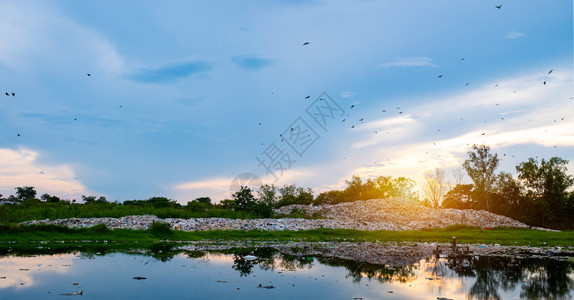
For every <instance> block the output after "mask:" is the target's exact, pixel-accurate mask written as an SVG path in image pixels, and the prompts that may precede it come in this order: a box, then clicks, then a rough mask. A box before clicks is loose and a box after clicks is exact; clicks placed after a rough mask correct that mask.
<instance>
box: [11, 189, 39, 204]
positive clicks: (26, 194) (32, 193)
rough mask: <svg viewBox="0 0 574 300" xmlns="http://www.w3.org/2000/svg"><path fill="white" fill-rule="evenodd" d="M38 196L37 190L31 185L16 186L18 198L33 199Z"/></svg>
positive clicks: (20, 199)
mask: <svg viewBox="0 0 574 300" xmlns="http://www.w3.org/2000/svg"><path fill="white" fill-rule="evenodd" d="M35 197H36V190H35V189H34V187H31V186H22V187H17V188H16V198H18V200H19V201H24V200H26V199H31V198H35Z"/></svg>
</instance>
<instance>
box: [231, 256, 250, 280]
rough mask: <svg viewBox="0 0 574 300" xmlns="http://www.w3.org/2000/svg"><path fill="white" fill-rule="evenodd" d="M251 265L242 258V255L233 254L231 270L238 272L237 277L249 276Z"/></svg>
mask: <svg viewBox="0 0 574 300" xmlns="http://www.w3.org/2000/svg"><path fill="white" fill-rule="evenodd" d="M252 268H253V263H252V262H251V261H249V260H246V259H245V258H243V255H240V254H233V269H234V270H237V271H239V276H240V277H243V276H247V275H249V274H251V269H252Z"/></svg>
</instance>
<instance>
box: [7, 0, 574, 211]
mask: <svg viewBox="0 0 574 300" xmlns="http://www.w3.org/2000/svg"><path fill="white" fill-rule="evenodd" d="M500 4H502V7H501V9H497V8H496V7H495V6H496V5H500ZM0 11H2V12H3V18H2V19H0V40H1V41H2V43H0V92H1V94H0V96H1V97H0V194H3V195H9V194H13V193H14V188H15V187H17V186H24V185H29V186H35V187H36V189H37V190H38V192H39V193H50V194H55V195H59V196H62V197H64V198H68V199H74V198H75V199H80V198H81V195H98V196H106V197H108V199H109V200H112V201H113V200H118V201H123V200H129V199H147V198H149V197H152V196H166V197H169V198H172V199H176V200H178V201H180V202H181V203H186V202H187V201H189V200H192V199H195V198H197V197H201V196H210V197H212V198H213V199H214V200H221V199H224V198H225V197H229V191H230V189H231V188H230V186H231V185H233V184H234V183H237V182H239V183H245V182H251V183H252V182H261V183H269V184H271V183H274V184H275V185H279V186H280V185H283V184H297V185H299V186H304V187H311V188H313V190H314V191H315V192H321V191H325V190H329V189H334V188H340V187H343V186H344V180H345V179H349V178H350V177H351V176H352V175H353V174H357V175H361V176H363V178H366V177H369V176H380V175H384V176H393V177H396V176H406V177H409V178H412V179H414V180H416V181H417V182H419V183H420V184H422V180H423V177H422V175H421V174H422V173H423V172H424V171H425V170H428V169H432V168H435V167H440V168H443V169H445V170H446V171H447V174H451V172H452V171H453V170H455V169H457V168H459V167H460V166H461V164H462V162H463V161H464V159H465V158H466V157H467V155H466V153H467V152H468V151H469V150H470V145H472V144H475V143H477V144H482V143H484V144H488V145H490V146H491V148H492V150H493V151H494V152H496V153H498V154H499V156H500V157H501V158H502V162H501V165H500V167H499V169H498V171H506V172H511V173H515V169H514V166H516V165H517V164H518V163H520V162H523V161H526V160H527V159H528V158H529V157H538V158H539V159H540V158H550V157H552V156H560V157H562V158H564V159H567V160H570V161H572V160H574V98H572V97H574V87H573V86H574V85H573V30H572V28H573V17H572V16H573V13H572V12H573V7H572V1H566V0H557V1H548V2H540V1H454V0H450V1H447V0H445V1H368V0H365V1H344V0H341V1H320V0H313V1H305V0H300V1H280V0H275V1H164V2H161V3H159V2H157V1H121V2H118V1H82V2H79V1H71V0H69V1H57V2H45V1H4V2H2V3H0ZM306 42H308V43H309V44H307V45H304V43H306ZM550 70H553V71H552V72H550ZM549 72H550V73H549ZM88 73H89V74H90V76H88V75H87V74H88ZM441 75H442V76H441ZM439 76H440V77H439ZM544 82H546V84H544ZM6 92H8V93H9V94H11V93H12V92H14V93H15V94H16V95H15V96H11V95H10V96H5V94H4V93H6ZM323 93H325V94H323ZM307 96H309V97H308V98H307ZM321 98H323V100H321ZM329 108H330V109H331V110H329ZM313 112H315V113H317V112H319V115H317V114H313ZM321 114H324V115H323V116H321ZM319 119H321V120H319ZM343 120H344V121H343ZM318 121H320V122H318ZM18 134H20V136H18ZM280 135H281V136H280ZM265 166H268V168H269V170H270V171H272V172H273V173H269V172H268V170H267V169H266V168H265ZM569 169H570V171H569V172H570V174H574V173H573V171H574V164H573V163H570V164H569ZM240 174H245V175H242V176H240V177H239V179H240V180H239V181H237V180H235V181H234V179H236V178H237V176H238V175H240ZM254 175H255V176H256V177H253V176H254ZM250 178H251V180H252V181H249V179H250ZM255 178H258V180H259V181H257V180H255ZM245 180H247V181H245ZM464 180H465V181H466V182H469V183H470V179H469V178H468V177H465V179H464Z"/></svg>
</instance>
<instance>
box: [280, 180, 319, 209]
mask: <svg viewBox="0 0 574 300" xmlns="http://www.w3.org/2000/svg"><path fill="white" fill-rule="evenodd" d="M279 193H281V200H279V202H278V203H277V204H276V206H277V207H281V206H285V205H293V204H301V205H309V204H312V203H313V191H312V190H311V188H307V189H305V188H303V187H297V186H296V185H294V184H290V185H285V186H283V187H281V188H279Z"/></svg>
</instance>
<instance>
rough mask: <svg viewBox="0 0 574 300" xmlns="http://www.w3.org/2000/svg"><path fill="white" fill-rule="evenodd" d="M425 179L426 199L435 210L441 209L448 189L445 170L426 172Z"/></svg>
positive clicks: (436, 169) (424, 191)
mask: <svg viewBox="0 0 574 300" xmlns="http://www.w3.org/2000/svg"><path fill="white" fill-rule="evenodd" d="M423 177H424V178H425V185H424V186H423V193H424V195H425V197H426V198H427V199H428V200H429V201H430V203H431V206H432V207H433V208H439V207H440V205H441V202H442V199H443V197H444V194H445V193H446V192H447V189H448V183H447V182H446V179H445V176H444V170H442V169H440V168H435V169H434V170H432V171H431V170H429V171H426V172H424V173H423Z"/></svg>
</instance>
